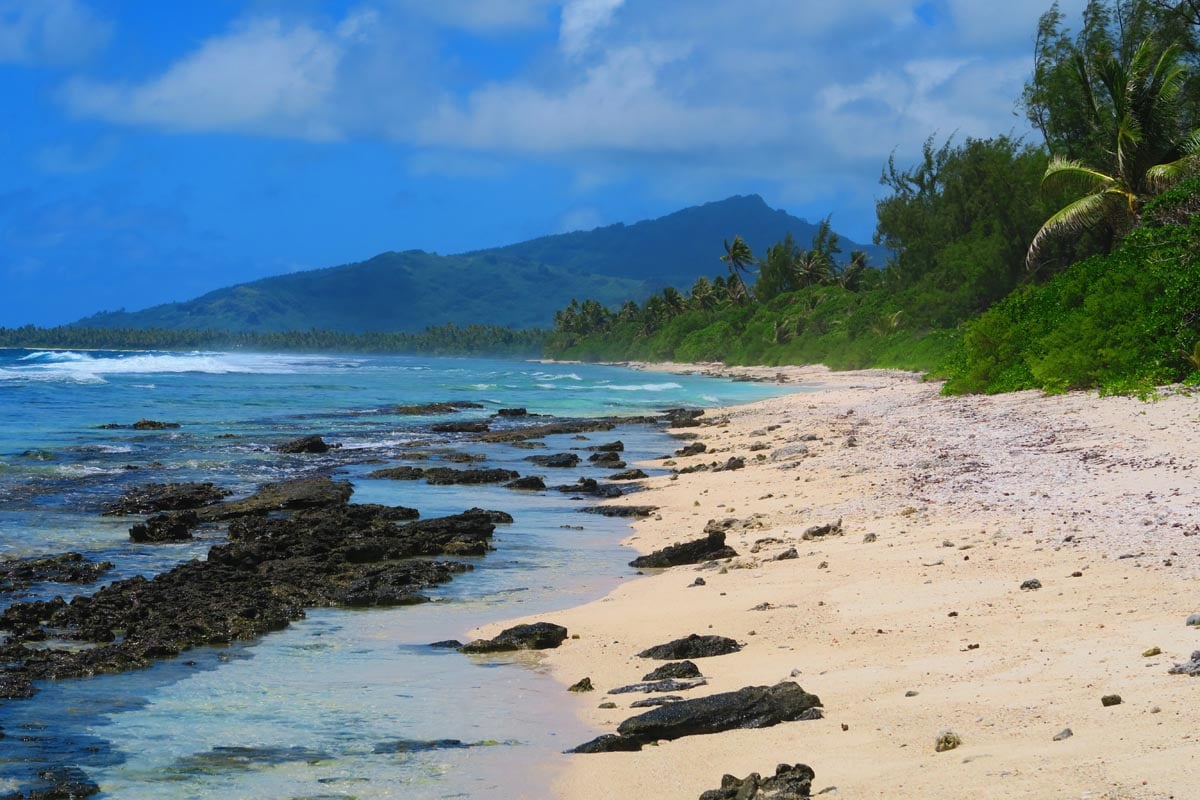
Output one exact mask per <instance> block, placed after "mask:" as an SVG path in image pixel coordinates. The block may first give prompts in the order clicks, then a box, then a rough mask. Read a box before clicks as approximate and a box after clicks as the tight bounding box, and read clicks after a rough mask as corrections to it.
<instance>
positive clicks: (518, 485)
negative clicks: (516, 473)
mask: <svg viewBox="0 0 1200 800" xmlns="http://www.w3.org/2000/svg"><path fill="white" fill-rule="evenodd" d="M504 488H505V489H524V490H527V491H541V490H543V489H545V488H546V482H545V481H543V480H542V479H541V478H540V477H538V476H537V475H526V476H525V477H523V478H517V479H516V480H515V481H509V482H508V483H506V484H504Z"/></svg>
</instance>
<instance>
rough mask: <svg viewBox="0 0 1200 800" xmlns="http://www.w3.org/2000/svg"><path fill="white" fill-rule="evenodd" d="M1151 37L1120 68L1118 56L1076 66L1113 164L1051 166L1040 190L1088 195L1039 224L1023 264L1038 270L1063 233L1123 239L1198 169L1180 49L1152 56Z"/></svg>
mask: <svg viewBox="0 0 1200 800" xmlns="http://www.w3.org/2000/svg"><path fill="white" fill-rule="evenodd" d="M1155 50H1156V47H1155V45H1154V42H1153V40H1152V39H1151V38H1146V39H1145V40H1143V41H1142V43H1141V44H1140V45H1138V47H1137V49H1136V50H1135V51H1134V52H1133V54H1132V55H1131V56H1130V58H1129V63H1128V64H1126V63H1123V62H1122V61H1121V60H1120V58H1119V57H1118V56H1116V55H1108V56H1107V57H1105V58H1103V59H1101V60H1099V61H1098V62H1095V63H1089V61H1088V60H1087V59H1085V58H1084V57H1083V56H1082V55H1080V56H1077V57H1076V60H1075V72H1076V80H1078V81H1079V83H1080V86H1081V87H1082V89H1083V92H1084V95H1085V96H1086V98H1087V102H1088V108H1089V114H1090V120H1089V122H1090V124H1091V125H1092V127H1093V128H1094V129H1095V130H1097V132H1099V133H1100V134H1101V135H1102V136H1103V138H1104V140H1105V141H1107V142H1108V143H1109V144H1108V157H1109V162H1110V163H1109V164H1108V166H1107V167H1106V168H1097V167H1095V166H1091V165H1088V164H1085V163H1083V162H1082V161H1079V160H1075V159H1067V158H1061V157H1055V158H1053V159H1051V161H1050V165H1049V166H1048V167H1047V168H1046V174H1045V175H1044V176H1043V177H1042V186H1043V187H1044V188H1047V187H1055V186H1061V185H1064V184H1074V185H1076V186H1080V187H1082V188H1083V190H1084V194H1083V196H1081V197H1079V198H1078V199H1076V200H1074V201H1072V202H1070V203H1068V204H1067V205H1066V206H1065V207H1064V208H1062V209H1061V210H1059V211H1058V212H1056V213H1055V214H1054V215H1053V216H1051V217H1050V219H1048V220H1046V222H1045V223H1044V224H1043V225H1042V227H1041V230H1039V231H1038V232H1037V235H1035V236H1034V237H1033V242H1032V243H1031V244H1030V245H1029V252H1028V254H1027V255H1026V258H1025V263H1026V266H1027V267H1029V268H1031V269H1032V268H1033V267H1034V266H1036V264H1037V256H1038V251H1039V249H1040V248H1041V247H1042V245H1043V244H1044V243H1045V241H1046V240H1047V239H1048V238H1050V237H1052V236H1056V235H1059V234H1063V233H1072V232H1078V231H1081V230H1083V229H1085V228H1090V227H1094V226H1096V225H1099V224H1102V223H1103V224H1105V225H1106V226H1107V227H1108V230H1109V232H1110V234H1111V235H1113V236H1120V235H1121V234H1123V233H1124V232H1125V231H1127V230H1128V229H1129V228H1130V227H1132V226H1133V225H1134V224H1136V223H1137V221H1138V219H1139V218H1140V216H1141V209H1142V205H1143V204H1144V203H1145V202H1146V200H1147V199H1149V198H1150V197H1153V196H1154V194H1156V193H1157V192H1159V191H1161V190H1162V189H1163V188H1164V187H1166V186H1167V185H1169V184H1170V183H1172V182H1174V181H1175V180H1177V179H1179V178H1180V177H1182V176H1183V175H1184V174H1185V173H1186V172H1187V171H1188V170H1189V169H1192V168H1194V167H1195V165H1196V161H1197V155H1198V154H1200V130H1197V131H1194V132H1192V133H1191V135H1189V136H1183V137H1181V135H1180V134H1181V129H1182V122H1183V114H1182V107H1181V103H1180V94H1181V92H1182V89H1183V85H1184V82H1185V80H1186V79H1187V68H1186V67H1185V66H1184V65H1183V63H1182V61H1181V56H1180V52H1181V51H1180V48H1179V47H1178V46H1177V45H1171V46H1169V47H1167V48H1165V49H1163V50H1162V51H1161V52H1159V53H1158V54H1157V57H1156V55H1155Z"/></svg>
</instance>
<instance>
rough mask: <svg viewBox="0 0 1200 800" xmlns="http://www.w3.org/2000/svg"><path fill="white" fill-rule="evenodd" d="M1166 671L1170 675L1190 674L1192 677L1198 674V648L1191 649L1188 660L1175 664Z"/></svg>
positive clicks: (1199, 664)
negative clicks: (1190, 655)
mask: <svg viewBox="0 0 1200 800" xmlns="http://www.w3.org/2000/svg"><path fill="white" fill-rule="evenodd" d="M1167 672H1168V673H1170V674H1171V675H1191V676H1192V677H1193V678H1194V677H1196V676H1197V675H1200V650H1195V651H1193V652H1192V657H1191V659H1190V660H1188V661H1185V662H1183V663H1182V664H1176V665H1175V666H1173V667H1171V668H1170V669H1169V670H1167Z"/></svg>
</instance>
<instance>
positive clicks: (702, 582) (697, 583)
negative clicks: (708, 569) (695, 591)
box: [688, 578, 708, 589]
mask: <svg viewBox="0 0 1200 800" xmlns="http://www.w3.org/2000/svg"><path fill="white" fill-rule="evenodd" d="M693 586H708V581H706V580H704V578H696V580H694V581H692V582H691V583H690V584H688V588H689V589H690V588H692V587H693Z"/></svg>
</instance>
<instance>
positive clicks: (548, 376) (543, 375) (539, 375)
mask: <svg viewBox="0 0 1200 800" xmlns="http://www.w3.org/2000/svg"><path fill="white" fill-rule="evenodd" d="M532 375H533V377H534V378H536V379H537V380H539V381H581V380H583V378H581V377H579V375H577V374H576V373H574V372H568V373H566V374H563V373H557V374H556V373H552V372H534V373H532Z"/></svg>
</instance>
